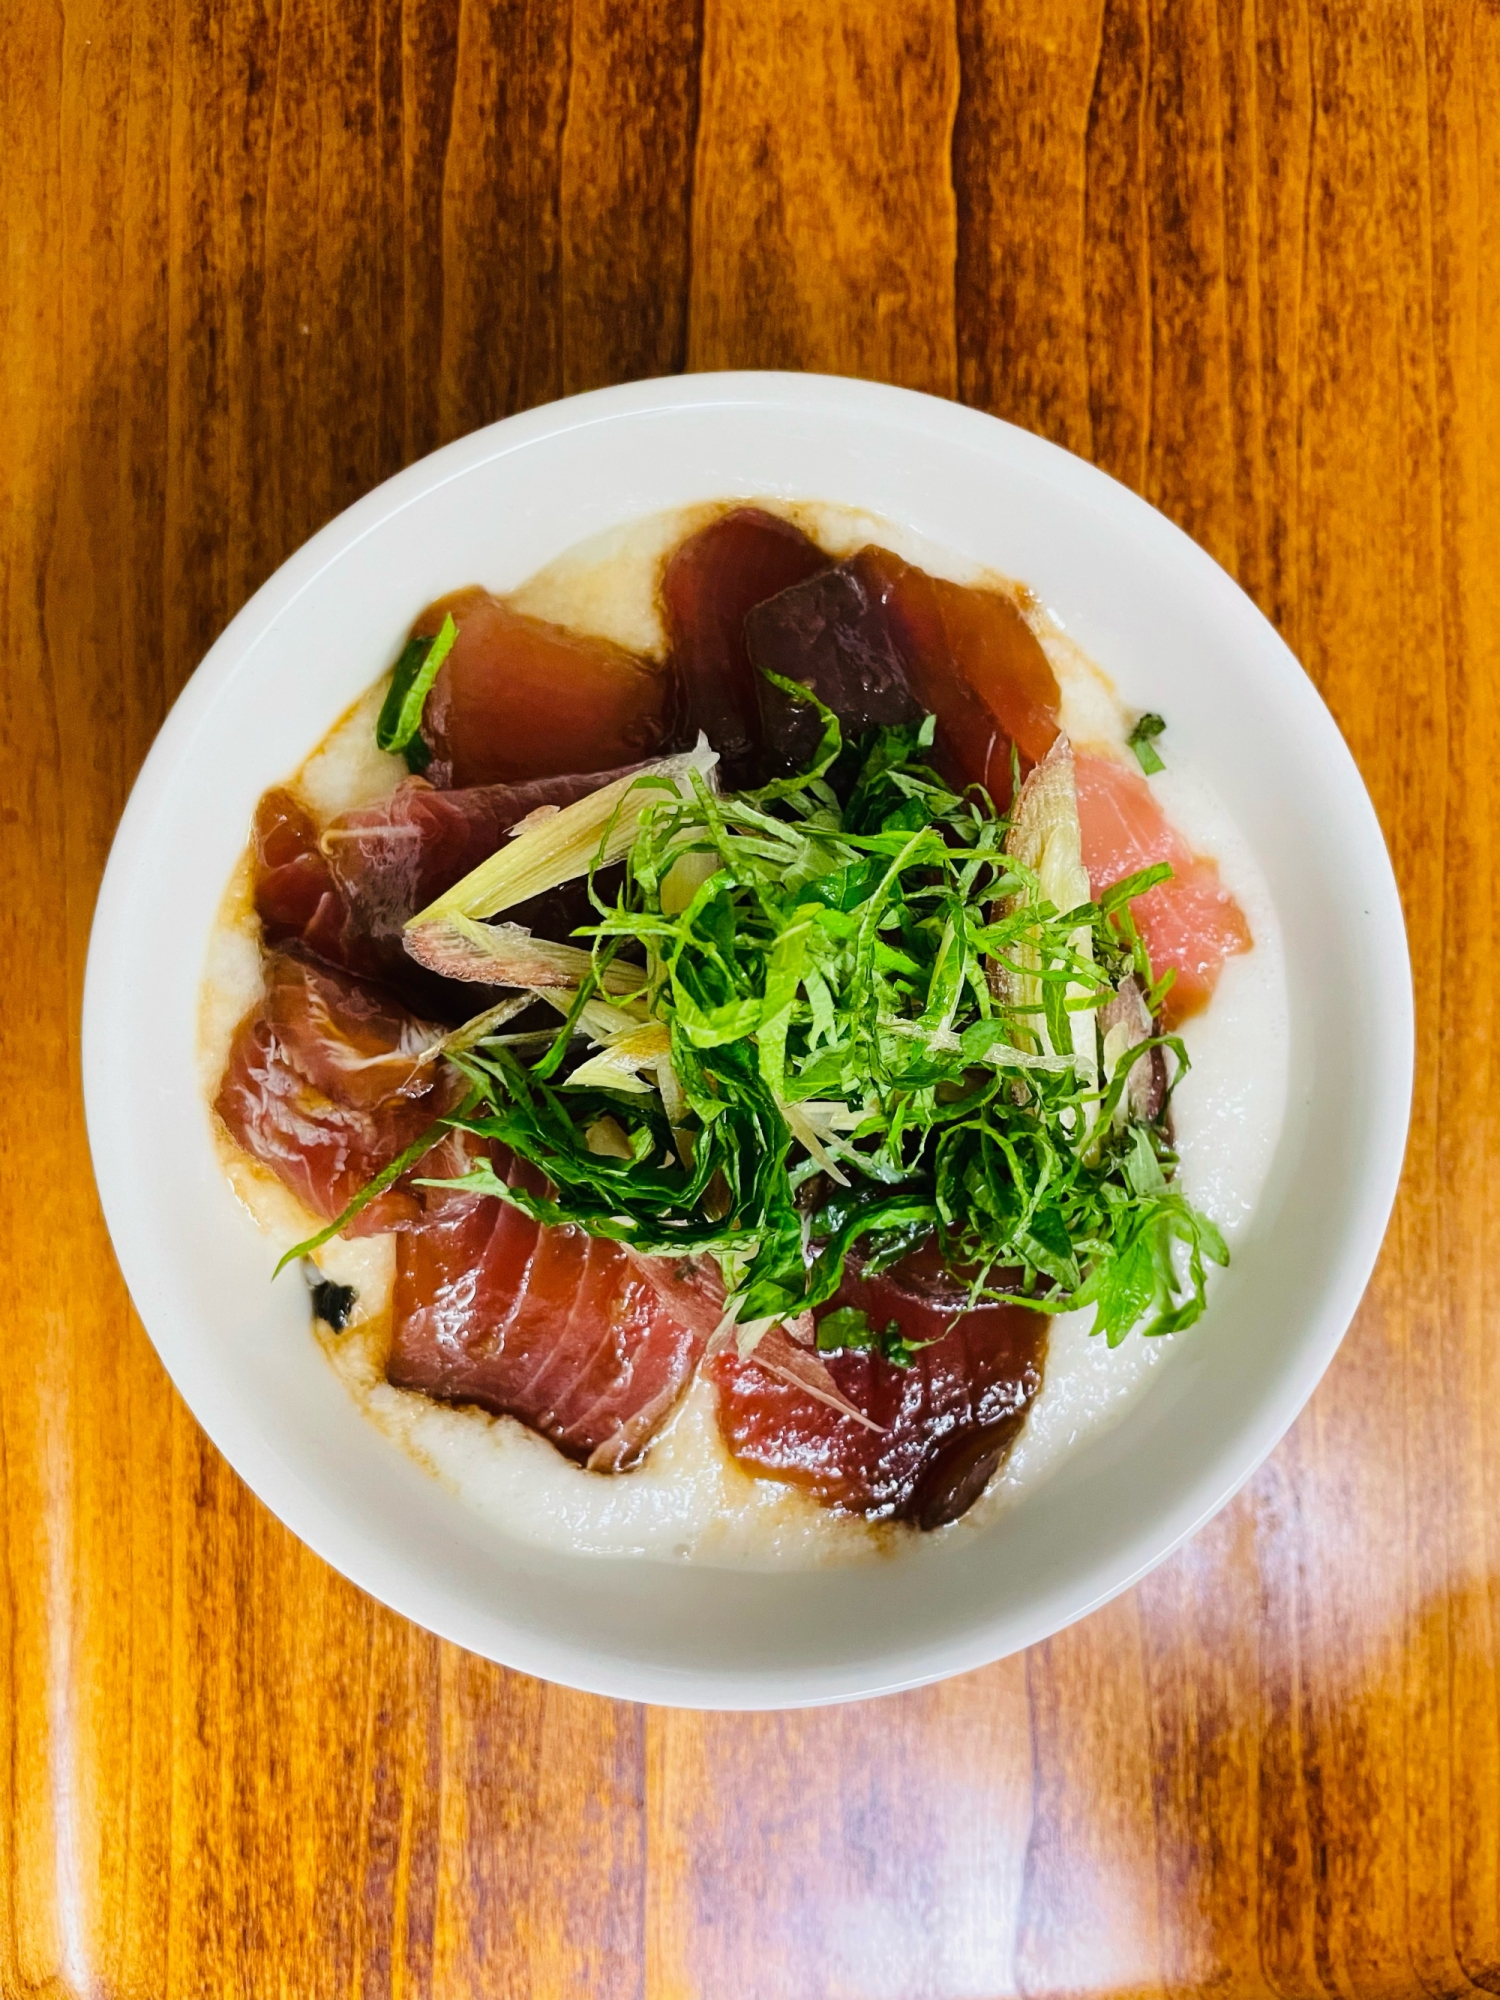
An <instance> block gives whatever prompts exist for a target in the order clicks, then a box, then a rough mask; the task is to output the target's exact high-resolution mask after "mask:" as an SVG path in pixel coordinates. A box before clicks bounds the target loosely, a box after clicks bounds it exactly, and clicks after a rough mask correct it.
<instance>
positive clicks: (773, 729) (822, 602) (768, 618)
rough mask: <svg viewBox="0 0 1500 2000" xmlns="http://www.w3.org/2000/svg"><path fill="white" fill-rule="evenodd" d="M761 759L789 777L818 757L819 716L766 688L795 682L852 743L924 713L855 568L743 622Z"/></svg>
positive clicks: (760, 608) (787, 595) (826, 573)
mask: <svg viewBox="0 0 1500 2000" xmlns="http://www.w3.org/2000/svg"><path fill="white" fill-rule="evenodd" d="M745 639H746V643H747V645H748V647H749V653H750V660H751V664H752V665H753V666H754V667H755V668H756V669H757V681H758V684H757V687H756V695H757V698H758V700H759V703H760V716H761V727H762V730H763V732H764V736H765V746H766V754H767V756H768V757H769V758H770V760H771V762H772V764H773V765H774V766H775V768H776V769H777V770H778V771H794V770H798V769H800V768H801V766H802V765H804V764H806V763H809V762H810V761H811V760H812V758H813V756H814V755H815V754H816V752H817V748H818V738H819V735H820V734H821V730H822V724H821V722H820V721H819V718H818V715H817V711H816V710H815V709H813V708H810V707H809V706H808V705H807V704H806V703H804V702H798V701H796V700H794V699H793V697H792V696H791V695H789V694H787V693H785V692H784V691H783V690H782V689H781V688H779V687H777V686H775V685H774V683H773V682H771V681H768V680H767V679H766V678H765V676H766V675H767V674H779V675H780V677H781V678H782V679H783V680H788V681H799V682H801V684H802V685H803V686H804V687H806V688H808V689H810V690H811V691H812V693H813V694H815V695H816V696H817V697H818V700H819V701H821V702H822V703H823V705H824V707H825V708H831V709H832V710H833V712H834V714H835V715H836V716H837V717H838V719H839V723H840V725H841V727H842V728H843V730H844V733H845V735H846V736H847V737H849V738H851V739H852V738H855V737H858V736H860V735H862V734H863V733H864V731H865V730H867V729H876V728H884V727H887V726H893V725H895V724H897V723H902V722H915V721H916V720H917V719H918V717H919V716H920V715H921V713H922V710H921V707H920V706H919V704H918V702H917V699H916V696H915V695H914V694H913V693H912V691H911V684H910V682H909V681H908V679H907V674H906V668H905V665H904V663H903V661H902V658H901V654H900V652H899V651H898V650H897V646H896V640H895V635H894V633H893V632H892V630H891V621H890V619H889V618H888V617H887V615H886V611H885V607H884V606H883V605H882V604H881V602H880V601H879V598H878V596H877V595H876V594H874V593H873V592H872V591H871V590H870V589H869V588H868V587H867V584H866V581H865V578H864V576H863V575H862V574H861V572H860V569H859V567H858V566H857V565H856V564H853V563H840V564H839V565H838V567H837V568H835V569H828V570H823V571H821V572H820V573H819V574H818V575H816V576H811V577H809V578H808V579H807V581H806V582H805V583H798V584H794V585H793V586H792V588H791V589H790V590H783V591H782V592H781V593H780V595H779V596H776V597H772V598H769V599H767V601H766V602H765V603H764V604H758V605H756V607H755V608H754V610H752V611H751V612H750V614H749V616H748V617H747V618H746V620H745Z"/></svg>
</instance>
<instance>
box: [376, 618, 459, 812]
mask: <svg viewBox="0 0 1500 2000" xmlns="http://www.w3.org/2000/svg"><path fill="white" fill-rule="evenodd" d="M457 637H458V627H457V626H456V625H455V624H454V622H453V614H452V613H451V612H450V613H449V614H448V616H447V617H446V618H445V619H444V620H443V622H442V624H441V626H440V627H439V628H438V631H437V635H436V636H435V637H433V638H426V639H408V640H407V642H406V646H405V649H404V650H403V652H402V654H401V657H400V659H399V660H397V662H396V665H395V669H394V671H393V673H392V674H391V685H390V687H389V689H388V690H387V692H386V697H385V700H384V701H383V702H382V703H381V705H380V715H379V717H378V719H377V720H376V723H375V741H376V743H377V744H378V745H379V747H380V748H381V749H382V750H391V751H400V752H402V753H403V754H404V755H405V757H406V762H407V768H408V769H409V770H412V771H417V772H421V771H425V770H426V769H427V766H428V765H429V764H430V763H431V762H432V751H431V750H430V749H429V748H428V746H427V743H426V741H425V739H424V738H423V737H422V735H421V734H420V730H421V724H422V709H423V706H424V704H425V703H426V700H427V695H428V691H429V690H430V689H431V687H432V684H433V682H434V681H435V680H436V679H437V676H438V668H439V667H441V665H442V664H443V662H444V660H446V659H447V657H448V655H449V653H450V652H452V650H453V642H454V640H455V639H456V638H457Z"/></svg>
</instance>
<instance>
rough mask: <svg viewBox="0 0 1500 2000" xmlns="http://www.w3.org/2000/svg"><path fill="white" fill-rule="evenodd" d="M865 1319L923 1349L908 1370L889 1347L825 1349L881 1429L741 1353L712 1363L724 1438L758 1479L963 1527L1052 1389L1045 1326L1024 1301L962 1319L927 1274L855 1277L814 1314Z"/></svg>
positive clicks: (878, 1511)
mask: <svg viewBox="0 0 1500 2000" xmlns="http://www.w3.org/2000/svg"><path fill="white" fill-rule="evenodd" d="M851 1309H852V1310H855V1311H860V1312H863V1313H864V1315H865V1317H866V1319H867V1321H868V1323H869V1324H870V1326H872V1327H876V1328H879V1327H883V1326H885V1325H887V1324H889V1323H890V1322H892V1321H894V1322H895V1323H896V1324H897V1325H898V1326H899V1328H900V1330H901V1333H902V1335H903V1336H904V1338H905V1339H906V1340H908V1341H910V1342H911V1343H912V1344H913V1345H917V1344H918V1343H928V1344H926V1345H921V1346H919V1349H918V1352H917V1353H916V1354H915V1355H914V1356H913V1357H912V1358H911V1360H910V1361H909V1363H908V1365H907V1366H905V1367H901V1366H899V1365H898V1364H897V1363H896V1362H894V1361H891V1360H887V1359H886V1358H885V1356H884V1355H883V1354H881V1353H878V1352H867V1353H857V1352H848V1351H845V1352H837V1353H825V1354H823V1355H822V1356H821V1357H820V1358H821V1359H822V1361H823V1362H824V1363H825V1364H826V1366H827V1368H828V1372H829V1374H830V1375H831V1376H832V1377H833V1379H834V1382H835V1383H836V1385H837V1387H838V1389H839V1391H840V1393H841V1394H842V1395H843V1396H844V1397H846V1398H847V1399H848V1401H849V1402H850V1403H851V1404H853V1405H854V1407H855V1408H856V1409H857V1410H859V1411H860V1412H862V1413H863V1414H864V1415H865V1416H866V1417H867V1418H869V1419H870V1420H871V1422H872V1423H873V1425H874V1426H876V1428H871V1427H870V1425H868V1424H861V1423H856V1422H854V1421H852V1420H851V1419H850V1418H848V1417H846V1416H841V1415H840V1414H839V1413H838V1412H837V1411H836V1410H834V1409H832V1408H831V1407H830V1406H829V1404H828V1403H827V1402H826V1401H824V1400H821V1399H819V1398H816V1397H814V1396H813V1395H811V1394H809V1393H808V1392H807V1391H806V1390H805V1389H801V1388H799V1387H797V1386H796V1385H795V1384H794V1383H792V1382H789V1381H788V1380H786V1379H785V1378H784V1377H783V1376H779V1375H772V1374H770V1373H769V1372H768V1371H767V1370H766V1369H765V1368H763V1367H761V1366H760V1365H759V1363H758V1362H757V1361H756V1359H755V1356H754V1354H751V1355H750V1356H748V1357H747V1358H745V1359H741V1358H740V1357H739V1356H738V1355H737V1354H735V1353H734V1352H733V1350H730V1351H728V1352H726V1353H724V1354H721V1355H719V1356H717V1357H715V1359H714V1360H712V1361H711V1362H710V1363H709V1364H708V1365H709V1368H710V1370H711V1372H712V1375H713V1378H714V1381H715V1383H716V1384H717V1387H718V1396H719V1426H720V1429H721V1431H722V1433H723V1436H724V1441H725V1443H726V1444H727V1445H728V1446H729V1449H730V1451H731V1452H732V1453H733V1454H734V1456H735V1458H736V1459H738V1460H739V1462H740V1464H741V1465H743V1466H744V1467H745V1469H746V1470H747V1471H749V1472H755V1473H759V1474H762V1475H764V1476H768V1477H770V1478H773V1479H784V1480H788V1481H790V1482H791V1483H793V1484H794V1485H798V1486H802V1487H805V1488H806V1489H807V1490H808V1491H810V1492H812V1493H814V1494H815V1495H816V1496H817V1498H818V1499H819V1500H821V1501H823V1502H824V1503H825V1504H826V1505H829V1506H834V1507H838V1508H840V1509H841V1510H843V1511H846V1512H850V1513H858V1514H864V1515H866V1516H868V1517H869V1518H871V1519H874V1520H884V1519H890V1520H904V1521H911V1522H913V1523H915V1525H916V1526H918V1527H921V1528H935V1527H940V1526H941V1525H942V1524H943V1523H944V1522H946V1521H952V1520H956V1519H957V1518H958V1517H959V1515H961V1514H962V1513H964V1512H965V1511H966V1509H967V1508H968V1507H969V1506H970V1505H972V1503H973V1501H974V1500H975V1499H976V1498H977V1497H978V1495H979V1494H980V1493H981V1492H982V1491H983V1489H984V1487H985V1486H986V1484H987V1483H988V1482H989V1480H990V1478H991V1477H992V1476H993V1474H994V1472H995V1470H996V1467H997V1466H998V1465H999V1463H1000V1462H1001V1460H1002V1459H1003V1457H1004V1455H1005V1453H1006V1452H1007V1451H1008V1450H1009V1448H1010V1446H1011V1444H1012V1443H1013V1442H1014V1440H1015V1438H1016V1437H1017V1435H1018V1434H1019V1432H1020V1429H1021V1425H1022V1423H1023V1422H1024V1420H1025V1416H1026V1411H1027V1408H1028V1407H1029V1405H1030V1403H1031V1401H1032V1399H1033V1398H1034V1397H1035V1395H1036V1394H1037V1392H1038V1390H1039V1389H1040V1388H1041V1386H1042V1371H1043V1366H1044V1362H1045V1357H1046V1346H1047V1321H1046V1318H1045V1316H1044V1315H1043V1314H1041V1313H1038V1312H1033V1311H1031V1310H1030V1309H1029V1308H1027V1307H1024V1306H1013V1305H985V1306H980V1307H978V1308H976V1309H974V1310H972V1311H969V1312H963V1311H962V1310H958V1309H955V1308H954V1307H953V1306H952V1305H946V1304H938V1303H936V1302H935V1301H934V1300H933V1298H932V1297H931V1283H930V1276H929V1274H928V1273H927V1272H926V1270H925V1269H924V1270H923V1272H922V1273H921V1276H920V1281H919V1283H917V1284H914V1285H912V1286H907V1285H904V1284H903V1283H902V1281H901V1272H900V1267H899V1266H897V1268H896V1269H895V1271H893V1272H890V1273H887V1274H886V1275H885V1276H883V1277H878V1278H868V1277H847V1278H846V1279H845V1281H844V1283H843V1285H842V1286H841V1288H840V1290H839V1293H838V1296H837V1298H836V1299H835V1300H833V1301H831V1302H830V1303H829V1304H828V1305H827V1306H824V1307H821V1308H819V1309H818V1311H817V1312H816V1313H815V1315H814V1318H815V1319H816V1320H817V1321H819V1322H822V1321H823V1320H826V1319H827V1317H828V1315H829V1314H830V1313H832V1312H835V1311H840V1310H843V1311H848V1310H851Z"/></svg>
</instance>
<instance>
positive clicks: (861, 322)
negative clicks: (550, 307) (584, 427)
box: [688, 0, 958, 395]
mask: <svg viewBox="0 0 1500 2000" xmlns="http://www.w3.org/2000/svg"><path fill="white" fill-rule="evenodd" d="M957 95H958V54H957V44H956V39H955V29H954V18H953V11H952V6H951V4H949V0H918V4H914V5H910V6H904V7H871V8H850V7H845V6H842V5H840V4H838V0H770V4H763V0H705V4H704V18H703V67H702V81H701V84H700V104H701V109H700V115H699V125H698V144H697V158H696V166H695V170H694V171H695V183H694V192H693V270H692V286H691V306H692V321H691V332H690V336H689V342H688V365H689V366H690V367H692V368H806V369H813V370H822V371H824V372H827V373H830V374H844V375H868V376H872V377H874V378H875V379H877V380H883V381H888V382H898V383H901V384H902V385H903V386H905V387H907V388H912V389H928V390H931V391H933V392H934V393H936V394H938V395H951V394H952V393H953V391H954V388H955V384H956V377H957V356H956V351H955V345H954V329H953V300H954V290H953V284H954V280H953V267H954V257H955V252H956V238H955V231H956V220H955V202H954V194H953V183H952V174H951V165H950V154H951V144H952V124H953V116H954V110H955V106H956V102H957Z"/></svg>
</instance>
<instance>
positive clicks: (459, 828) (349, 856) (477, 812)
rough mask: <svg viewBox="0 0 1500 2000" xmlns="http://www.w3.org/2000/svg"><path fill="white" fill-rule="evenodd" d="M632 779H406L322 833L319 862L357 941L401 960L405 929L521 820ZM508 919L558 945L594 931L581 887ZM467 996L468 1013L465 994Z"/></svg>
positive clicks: (522, 906)
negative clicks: (447, 785) (454, 783)
mask: <svg viewBox="0 0 1500 2000" xmlns="http://www.w3.org/2000/svg"><path fill="white" fill-rule="evenodd" d="M639 769H640V765H639V764H625V765H622V766H621V767H620V768H619V769H617V770H611V771H595V772H591V773H589V774H588V775H586V776H579V775H576V774H569V775H566V776H563V777H556V778H539V779H537V780H535V781H534V782H532V783H529V784H523V785H471V786H468V787H466V788H465V789H464V790H463V791H456V792H439V791H434V790H433V788H432V787H431V786H430V785H429V784H427V783H426V781H425V780H424V779H422V778H408V779H406V780H405V781H404V783H402V784H400V785H398V786H397V787H396V789H395V791H394V792H393V793H392V794H391V796H390V797H389V798H387V799H382V800H381V801H380V803H379V804H378V805H373V806H365V807H362V808H361V809H360V810H359V811H357V812H349V813H343V814H342V815H340V817H339V818H338V819H335V820H333V821H332V822H331V823H330V824H329V825H328V826H327V827H326V828H325V829H324V832H323V837H322V848H323V852H324V853H325V854H326V855H327V857H328V864H329V867H330V870H331V872H332V875H333V880H334V883H335V885H336V887H337V889H338V892H339V894H340V896H341V897H342V899H343V903H344V907H345V908H346V909H347V911H348V913H349V916H350V918H351V920H352V922H353V925H354V928H355V930H356V931H357V932H358V934H359V935H360V936H361V937H365V938H371V939H374V940H375V941H376V942H377V943H378V944H380V945H382V946H384V945H387V944H389V945H391V946H392V947H394V949H395V951H396V952H398V953H399V952H401V950H402V946H401V933H402V928H403V926H404V925H405V923H406V921H407V919H408V918H409V917H414V916H415V915H416V914H417V912H418V910H421V909H424V908H425V907H426V905H427V904H428V903H430V902H431V901H432V900H433V898H434V897H435V896H440V895H442V893H443V891H444V890H445V889H451V888H452V887H453V885H454V883H455V882H459V881H462V879H463V877H464V876H465V875H467V874H468V872H469V870H470V869H471V868H477V867H478V866H479V863H480V862H481V861H484V860H486V859H487V858H488V857H489V856H490V855H491V854H493V853H494V852H495V850H496V849H497V848H499V847H501V846H503V845H504V843H505V841H506V839H507V838H508V837H509V835H510V833H511V832H512V830H513V829H514V828H515V827H516V826H518V825H519V824H520V822H521V821H522V820H523V819H525V818H526V817H527V816H528V814H530V813H533V812H537V811H540V810H542V809H544V808H548V807H551V808H560V807H562V806H570V805H573V804H574V803H575V802H576V801H577V800H578V799H581V798H586V797H587V796H588V794H589V793H590V792H593V791H597V790H598V789H599V787H600V786H601V785H607V784H609V783H611V782H612V781H613V780H614V779H616V778H624V777H628V776H629V775H630V773H631V772H632V771H637V770H639ZM610 879H611V877H610V874H609V871H606V873H605V874H604V875H603V876H601V877H600V878H599V882H600V885H601V887H602V889H603V891H604V892H606V893H607V892H608V888H609V881H610ZM505 918H506V922H507V923H514V924H524V925H525V926H526V927H527V928H528V929H529V930H532V931H535V932H536V933H537V935H538V936H539V937H549V938H553V939H555V940H556V941H557V942H559V943H561V942H564V941H565V940H566V939H567V938H568V937H570V936H571V935H572V933H573V931H574V930H575V929H576V928H577V926H578V925H580V924H588V923H595V922H597V920H598V913H597V912H596V910H595V909H594V906H593V904H592V903H591V902H590V901H589V893H588V883H587V881H586V880H581V881H578V882H571V883H567V884H565V885H564V886H563V887H562V888H560V889H554V890H552V891H550V892H549V893H548V894H547V895H545V896H535V897H532V898H531V900H530V901H528V902H525V903H518V904H516V905H515V906H514V907H513V908H512V909H509V910H507V911H506V913H505ZM469 994H470V998H471V1010H472V1007H473V1005H474V1004H475V1003H473V1001H472V994H473V988H472V987H470V988H469Z"/></svg>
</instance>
